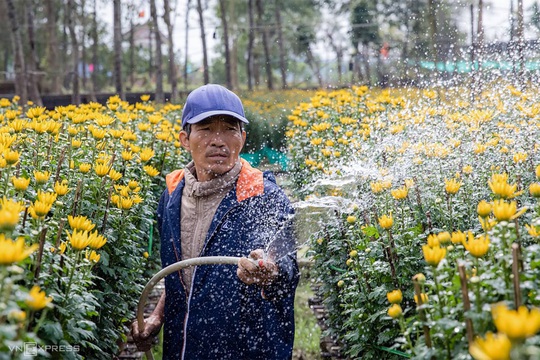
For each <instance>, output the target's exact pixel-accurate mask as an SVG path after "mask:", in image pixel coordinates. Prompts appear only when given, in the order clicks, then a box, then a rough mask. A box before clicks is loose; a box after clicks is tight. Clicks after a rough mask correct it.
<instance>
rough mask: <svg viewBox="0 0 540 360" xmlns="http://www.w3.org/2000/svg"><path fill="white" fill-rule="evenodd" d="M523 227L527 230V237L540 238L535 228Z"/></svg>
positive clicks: (532, 226) (539, 233) (531, 226)
mask: <svg viewBox="0 0 540 360" xmlns="http://www.w3.org/2000/svg"><path fill="white" fill-rule="evenodd" d="M525 227H526V228H527V232H528V233H529V235H531V236H532V237H534V238H536V237H538V236H540V232H539V231H538V229H537V228H536V226H534V225H527V224H525Z"/></svg>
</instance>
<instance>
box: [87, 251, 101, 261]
mask: <svg viewBox="0 0 540 360" xmlns="http://www.w3.org/2000/svg"><path fill="white" fill-rule="evenodd" d="M85 258H86V260H88V261H90V262H93V263H97V262H98V261H99V259H101V255H99V254H98V253H97V252H95V251H94V250H92V251H90V252H88V251H87V252H86V256H85Z"/></svg>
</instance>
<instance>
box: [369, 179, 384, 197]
mask: <svg viewBox="0 0 540 360" xmlns="http://www.w3.org/2000/svg"><path fill="white" fill-rule="evenodd" d="M370 186H371V191H372V192H373V193H374V194H378V193H380V192H382V191H383V190H384V186H383V184H382V183H381V182H379V181H377V182H372V183H371V184H370Z"/></svg>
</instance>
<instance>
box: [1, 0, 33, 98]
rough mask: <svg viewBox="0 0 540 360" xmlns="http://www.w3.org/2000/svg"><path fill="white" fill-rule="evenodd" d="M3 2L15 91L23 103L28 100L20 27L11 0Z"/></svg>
mask: <svg viewBox="0 0 540 360" xmlns="http://www.w3.org/2000/svg"><path fill="white" fill-rule="evenodd" d="M4 3H5V5H6V7H7V14H8V19H9V26H10V30H11V32H10V37H11V46H12V48H13V53H14V54H15V56H14V58H15V59H14V68H15V92H16V93H17V94H18V95H19V96H20V97H21V102H22V103H23V104H24V103H26V102H27V101H28V91H27V89H26V71H25V61H24V50H23V44H22V39H21V32H20V30H21V29H20V25H19V19H18V18H17V13H16V11H15V4H14V3H13V0H4Z"/></svg>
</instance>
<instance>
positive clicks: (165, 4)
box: [163, 0, 178, 103]
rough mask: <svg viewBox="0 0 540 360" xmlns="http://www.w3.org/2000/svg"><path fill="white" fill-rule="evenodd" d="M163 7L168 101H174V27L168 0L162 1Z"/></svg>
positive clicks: (175, 92) (175, 96)
mask: <svg viewBox="0 0 540 360" xmlns="http://www.w3.org/2000/svg"><path fill="white" fill-rule="evenodd" d="M176 6H177V1H175V5H174V8H175V9H176ZM163 7H164V8H165V12H164V13H163V20H164V21H165V24H166V25H167V46H168V47H169V84H171V98H170V100H169V101H170V102H171V103H174V102H176V101H177V99H178V85H177V76H176V58H175V56H174V41H173V40H174V29H173V25H172V23H171V6H170V3H169V0H164V1H163Z"/></svg>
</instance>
